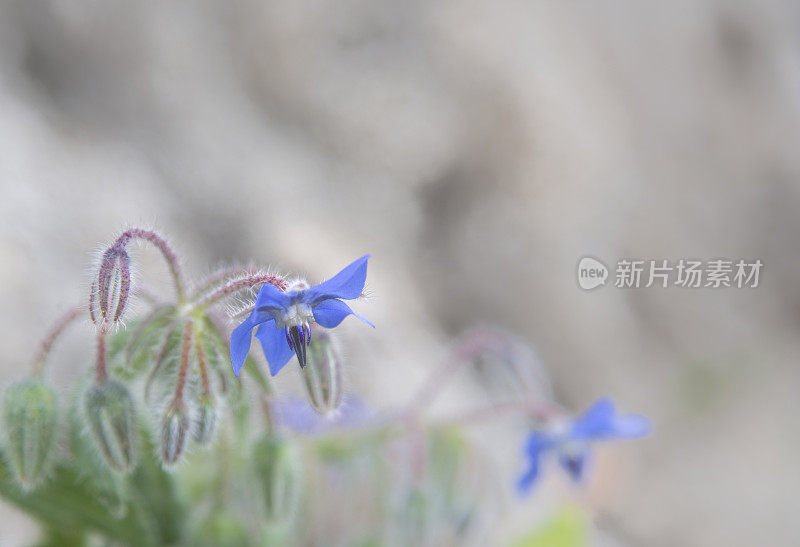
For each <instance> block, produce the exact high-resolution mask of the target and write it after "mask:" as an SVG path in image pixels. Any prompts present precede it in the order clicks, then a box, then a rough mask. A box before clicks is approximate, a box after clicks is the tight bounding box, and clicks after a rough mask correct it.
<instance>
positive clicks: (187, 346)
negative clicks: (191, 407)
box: [175, 320, 194, 403]
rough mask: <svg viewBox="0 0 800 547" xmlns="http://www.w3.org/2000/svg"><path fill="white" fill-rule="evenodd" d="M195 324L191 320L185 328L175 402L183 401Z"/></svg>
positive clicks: (176, 381)
mask: <svg viewBox="0 0 800 547" xmlns="http://www.w3.org/2000/svg"><path fill="white" fill-rule="evenodd" d="M193 329H194V324H193V323H192V321H191V320H189V321H187V322H186V325H185V326H184V328H183V347H182V349H181V363H180V367H179V368H178V377H177V378H176V380H175V403H181V402H183V390H184V388H185V387H186V376H187V374H188V372H189V354H190V353H191V351H192V330H193Z"/></svg>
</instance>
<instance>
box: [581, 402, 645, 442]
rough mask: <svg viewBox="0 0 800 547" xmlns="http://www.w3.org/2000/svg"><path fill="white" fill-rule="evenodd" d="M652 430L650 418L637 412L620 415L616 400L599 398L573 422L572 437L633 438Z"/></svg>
mask: <svg viewBox="0 0 800 547" xmlns="http://www.w3.org/2000/svg"><path fill="white" fill-rule="evenodd" d="M649 432H650V420H648V419H647V418H645V417H644V416H639V415H637V414H629V415H626V416H619V415H617V414H616V410H615V409H614V402H613V401H612V400H611V399H609V398H607V397H606V398H602V399H598V400H597V402H595V403H594V404H593V405H592V406H591V407H589V408H588V409H587V410H586V411H585V412H584V413H583V414H582V415H580V416H579V417H578V418H576V419H575V421H574V422H573V424H572V431H571V435H570V436H571V437H572V438H574V439H583V440H601V439H632V438H636V437H643V436H645V435H647V434H648V433H649Z"/></svg>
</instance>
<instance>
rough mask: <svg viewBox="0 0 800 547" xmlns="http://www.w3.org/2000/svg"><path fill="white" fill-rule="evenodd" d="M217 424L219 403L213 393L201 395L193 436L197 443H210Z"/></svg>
mask: <svg viewBox="0 0 800 547" xmlns="http://www.w3.org/2000/svg"><path fill="white" fill-rule="evenodd" d="M216 426H217V405H216V404H215V401H214V397H213V395H201V396H200V401H199V403H198V405H197V415H196V418H195V421H194V429H193V437H194V440H195V442H196V443H197V444H201V445H203V444H208V443H209V442H210V441H211V439H212V438H213V437H214V430H215V429H216Z"/></svg>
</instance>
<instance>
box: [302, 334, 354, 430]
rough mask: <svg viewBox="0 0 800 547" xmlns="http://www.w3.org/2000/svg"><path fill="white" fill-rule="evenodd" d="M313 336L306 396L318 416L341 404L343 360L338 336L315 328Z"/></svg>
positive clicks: (304, 373)
mask: <svg viewBox="0 0 800 547" xmlns="http://www.w3.org/2000/svg"><path fill="white" fill-rule="evenodd" d="M312 333H313V335H312V336H311V343H310V345H309V347H308V351H307V355H306V366H305V367H303V368H302V374H303V380H304V384H305V386H306V393H308V399H309V401H310V402H311V406H313V407H314V408H315V409H316V410H317V412H319V413H321V414H328V413H330V412H333V411H335V410H336V409H338V408H339V406H340V405H341V404H342V398H343V397H344V387H343V384H344V382H343V381H342V377H343V369H344V360H343V359H342V353H341V350H340V348H339V344H338V341H337V340H336V338H335V335H334V334H333V333H331V332H330V331H326V330H323V329H319V328H316V327H314V328H312Z"/></svg>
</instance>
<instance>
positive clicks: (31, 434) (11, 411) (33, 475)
mask: <svg viewBox="0 0 800 547" xmlns="http://www.w3.org/2000/svg"><path fill="white" fill-rule="evenodd" d="M57 416H58V404H57V402H56V395H55V393H54V392H53V390H52V389H50V388H49V387H48V386H46V385H44V384H43V383H41V382H39V381H36V380H27V381H24V382H21V383H18V384H15V385H13V386H11V387H9V388H8V389H7V390H6V393H5V397H4V400H3V428H4V429H5V434H6V455H7V457H8V461H9V463H10V464H11V468H12V469H13V471H14V474H15V476H16V478H17V480H18V481H19V483H20V485H21V486H22V487H23V488H24V489H26V490H29V489H32V488H34V487H35V486H36V485H37V484H39V482H40V481H41V480H42V479H43V478H44V477H45V476H46V475H47V472H48V471H49V470H50V466H51V464H52V462H53V458H52V455H53V452H54V450H55V441H56V425H57V422H58V420H57Z"/></svg>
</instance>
